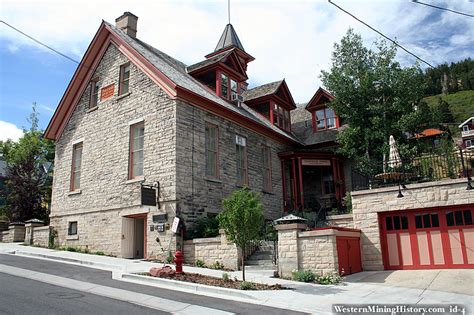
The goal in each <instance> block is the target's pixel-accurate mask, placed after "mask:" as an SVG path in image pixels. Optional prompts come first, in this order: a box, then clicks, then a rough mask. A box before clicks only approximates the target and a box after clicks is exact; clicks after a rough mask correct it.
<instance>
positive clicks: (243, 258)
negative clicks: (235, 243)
mask: <svg viewBox="0 0 474 315" xmlns="http://www.w3.org/2000/svg"><path fill="white" fill-rule="evenodd" d="M242 280H243V281H245V246H242Z"/></svg>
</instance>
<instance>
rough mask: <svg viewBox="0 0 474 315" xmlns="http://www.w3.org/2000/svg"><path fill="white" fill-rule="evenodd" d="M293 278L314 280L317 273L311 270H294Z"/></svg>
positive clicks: (306, 280) (304, 280)
mask: <svg viewBox="0 0 474 315" xmlns="http://www.w3.org/2000/svg"><path fill="white" fill-rule="evenodd" d="M292 274H293V280H296V281H300V282H313V281H314V280H315V279H316V275H315V274H314V273H313V272H312V271H311V270H301V271H293V273H292Z"/></svg>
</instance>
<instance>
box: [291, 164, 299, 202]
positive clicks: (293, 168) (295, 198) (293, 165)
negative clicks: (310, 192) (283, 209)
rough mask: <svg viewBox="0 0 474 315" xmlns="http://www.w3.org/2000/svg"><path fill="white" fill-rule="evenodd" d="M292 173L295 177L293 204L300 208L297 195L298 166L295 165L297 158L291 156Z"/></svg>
mask: <svg viewBox="0 0 474 315" xmlns="http://www.w3.org/2000/svg"><path fill="white" fill-rule="evenodd" d="M291 173H292V177H293V204H294V206H295V209H296V208H298V197H297V196H296V191H297V188H296V166H295V158H291Z"/></svg>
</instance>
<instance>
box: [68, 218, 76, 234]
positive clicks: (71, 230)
mask: <svg viewBox="0 0 474 315" xmlns="http://www.w3.org/2000/svg"><path fill="white" fill-rule="evenodd" d="M67 235H77V221H71V222H68V226H67Z"/></svg>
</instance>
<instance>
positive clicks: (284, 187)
mask: <svg viewBox="0 0 474 315" xmlns="http://www.w3.org/2000/svg"><path fill="white" fill-rule="evenodd" d="M280 163H281V180H282V184H283V185H282V190H283V211H284V212H287V211H288V207H287V205H286V171H285V159H282V160H280Z"/></svg>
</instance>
